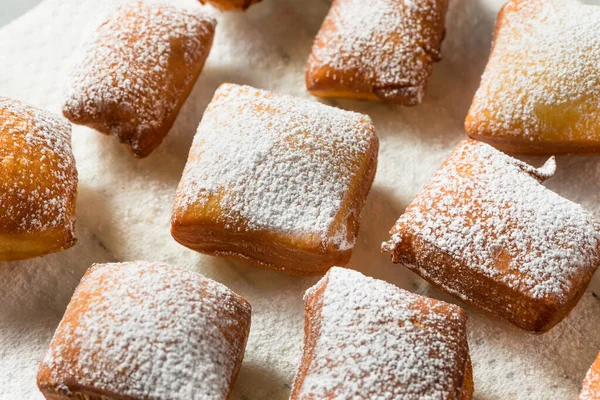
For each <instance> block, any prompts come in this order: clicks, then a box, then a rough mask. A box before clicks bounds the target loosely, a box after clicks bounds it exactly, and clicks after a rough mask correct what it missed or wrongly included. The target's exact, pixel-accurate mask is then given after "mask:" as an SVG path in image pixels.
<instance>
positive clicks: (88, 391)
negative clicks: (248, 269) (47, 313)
mask: <svg viewBox="0 0 600 400" xmlns="http://www.w3.org/2000/svg"><path fill="white" fill-rule="evenodd" d="M250 314H251V307H250V304H249V303H248V302H247V301H246V300H245V299H243V298H242V297H240V296H238V295H236V294H235V293H233V292H232V291H231V290H229V289H228V288H226V287H225V286H223V285H221V284H219V283H217V282H214V281H212V280H210V279H207V278H205V277H203V276H202V275H199V274H196V273H193V272H191V271H188V270H185V269H181V268H175V267H171V266H168V265H166V264H161V263H153V262H147V261H135V262H128V263H119V264H95V265H93V266H92V267H91V268H90V269H89V270H88V272H87V273H86V274H85V276H84V277H83V279H82V280H81V283H80V284H79V286H78V287H77V289H76V291H75V293H74V294H73V297H72V299H71V302H70V303H69V306H68V307H67V310H66V312H65V315H64V317H63V319H62V321H61V323H60V325H59V327H58V329H57V331H56V333H55V335H54V337H53V339H52V343H51V344H50V348H49V349H48V351H47V353H46V356H45V357H44V359H43V361H42V363H41V365H40V369H39V371H38V376H37V383H38V386H39V388H40V390H41V391H42V393H43V394H44V395H45V396H46V398H47V399H72V398H74V397H76V398H81V397H84V396H91V398H94V399H100V398H101V399H103V400H104V399H110V400H147V399H153V400H189V399H206V400H226V399H227V397H228V395H229V393H230V391H231V387H232V385H233V382H234V381H235V378H236V376H237V373H238V371H239V368H240V365H241V362H242V358H243V355H244V350H245V346H246V341H247V338H248V334H249V331H250ZM93 396H96V397H93ZM101 396H105V397H101ZM84 398H88V397H84Z"/></svg>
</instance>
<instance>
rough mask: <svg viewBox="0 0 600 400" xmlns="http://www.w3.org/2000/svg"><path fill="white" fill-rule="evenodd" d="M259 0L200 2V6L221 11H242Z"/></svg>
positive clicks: (211, 0) (201, 0)
mask: <svg viewBox="0 0 600 400" xmlns="http://www.w3.org/2000/svg"><path fill="white" fill-rule="evenodd" d="M260 1H261V0H200V3H202V4H210V5H212V6H214V7H217V8H218V9H220V10H222V11H244V10H246V9H247V8H248V7H250V6H251V5H252V4H256V3H258V2H260Z"/></svg>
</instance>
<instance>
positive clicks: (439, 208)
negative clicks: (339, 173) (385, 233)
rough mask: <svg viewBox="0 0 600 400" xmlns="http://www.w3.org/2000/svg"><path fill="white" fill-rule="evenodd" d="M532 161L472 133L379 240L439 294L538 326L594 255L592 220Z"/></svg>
mask: <svg viewBox="0 0 600 400" xmlns="http://www.w3.org/2000/svg"><path fill="white" fill-rule="evenodd" d="M555 168H556V165H555V163H554V159H550V160H548V162H547V163H546V165H544V167H542V168H539V169H536V168H534V167H532V166H530V165H528V164H526V163H524V162H522V161H519V160H516V159H514V158H511V157H509V156H507V155H506V154H504V153H501V152H500V151H498V150H496V149H494V148H493V147H491V146H489V145H487V144H485V143H482V142H477V141H475V140H471V139H469V140H465V141H463V142H461V143H460V144H459V145H458V146H457V148H456V149H455V150H454V152H453V153H452V155H451V156H450V157H449V158H448V159H447V160H446V161H445V162H444V164H443V165H442V167H441V168H440V170H439V171H438V172H437V173H436V175H435V176H434V177H433V178H432V179H431V180H430V182H429V183H428V184H427V185H426V186H425V187H424V188H423V189H422V190H421V192H420V193H419V194H418V195H417V197H416V198H415V200H414V201H413V202H412V203H411V204H410V205H409V206H408V208H407V209H406V211H405V213H404V214H403V215H402V216H401V217H400V219H399V220H398V222H397V223H396V225H395V226H394V227H393V229H392V230H391V232H390V234H391V235H392V238H391V240H390V241H389V242H387V243H384V244H383V246H382V249H383V251H385V252H389V253H391V256H392V261H393V262H395V263H403V264H406V265H407V267H408V268H410V269H412V270H413V271H415V272H416V273H418V274H419V275H421V276H422V277H423V278H425V279H426V280H428V281H429V282H431V283H433V284H434V285H436V286H438V287H440V288H441V289H443V290H445V291H446V292H448V293H450V294H452V295H455V296H457V297H459V298H460V299H461V300H463V301H465V302H467V303H470V304H472V305H474V306H476V307H478V308H480V309H481V310H484V311H486V312H487V313H489V314H492V315H494V316H496V317H498V318H500V319H503V320H506V321H508V322H511V323H513V324H515V325H516V326H518V327H520V328H522V329H526V330H530V331H535V332H544V331H547V330H549V329H550V328H552V327H553V326H554V325H555V324H557V323H558V322H560V321H561V320H562V319H563V318H564V317H565V316H566V315H567V314H568V313H569V312H570V311H571V309H572V308H573V307H574V306H575V305H576V304H577V302H578V301H579V299H580V297H581V296H582V294H583V292H584V291H585V289H586V287H587V286H588V283H589V281H590V278H591V277H592V275H593V273H594V271H595V270H596V268H597V267H598V264H599V263H600V223H598V221H596V220H595V219H594V218H593V217H592V215H591V214H590V213H588V212H587V211H585V210H584V209H583V208H582V207H581V206H579V205H578V204H575V203H573V202H571V201H569V200H567V199H565V198H563V197H560V196H559V195H558V194H556V193H554V192H552V191H550V190H549V189H547V188H545V187H544V186H543V185H542V184H541V182H542V181H544V180H546V179H548V178H549V177H551V176H552V175H553V174H554V171H555Z"/></svg>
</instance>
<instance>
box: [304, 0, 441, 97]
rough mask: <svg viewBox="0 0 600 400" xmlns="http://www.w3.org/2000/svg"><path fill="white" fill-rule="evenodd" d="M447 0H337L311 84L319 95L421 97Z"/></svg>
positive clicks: (313, 58) (316, 48)
mask: <svg viewBox="0 0 600 400" xmlns="http://www.w3.org/2000/svg"><path fill="white" fill-rule="evenodd" d="M447 8H448V0H371V1H363V0H334V2H333V4H332V5H331V9H330V10H329V13H328V14H327V16H326V17H325V20H324V21H323V25H322V26H321V30H320V31H319V33H318V34H317V37H316V38H315V41H314V44H313V47H312V52H311V54H310V57H309V59H308V63H307V66H306V87H307V89H308V90H309V91H310V92H311V93H312V94H313V95H315V96H321V97H349V98H354V99H362V100H383V101H388V102H393V103H399V104H403V105H409V106H412V105H416V104H418V103H420V102H421V99H422V98H423V94H424V92H425V85H426V83H427V80H428V79H429V75H430V74H431V68H432V66H433V64H434V63H435V62H437V61H439V60H440V46H441V42H442V39H443V37H444V30H445V28H444V18H445V16H446V10H447Z"/></svg>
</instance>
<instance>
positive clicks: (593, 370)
mask: <svg viewBox="0 0 600 400" xmlns="http://www.w3.org/2000/svg"><path fill="white" fill-rule="evenodd" d="M578 400H600V353H598V357H596V361H594V363H593V364H592V366H591V367H590V370H589V371H588V373H587V374H586V376H585V380H584V381H583V387H582V389H581V394H580V395H579V397H578Z"/></svg>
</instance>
